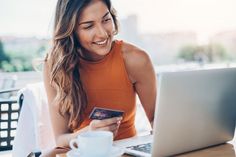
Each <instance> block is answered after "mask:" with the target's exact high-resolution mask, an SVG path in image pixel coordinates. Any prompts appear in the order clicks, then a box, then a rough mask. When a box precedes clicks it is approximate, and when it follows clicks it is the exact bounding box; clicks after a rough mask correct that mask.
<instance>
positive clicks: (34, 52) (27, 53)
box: [0, 43, 48, 72]
mask: <svg viewBox="0 0 236 157" xmlns="http://www.w3.org/2000/svg"><path fill="white" fill-rule="evenodd" d="M14 46H15V45H13V46H11V47H10V48H9V46H8V50H6V51H5V52H4V51H3V44H2V43H0V61H1V62H0V71H5V72H17V71H32V70H35V69H34V67H33V61H34V60H35V59H36V58H42V57H43V56H44V54H45V51H46V49H47V47H48V45H47V44H39V45H36V46H35V45H30V44H29V45H26V46H25V45H22V46H21V45H20V46H18V45H17V46H15V47H14Z"/></svg>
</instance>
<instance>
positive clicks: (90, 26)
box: [83, 25, 93, 29]
mask: <svg viewBox="0 0 236 157" xmlns="http://www.w3.org/2000/svg"><path fill="white" fill-rule="evenodd" d="M92 27H93V25H89V26H86V27H83V29H90V28H92Z"/></svg>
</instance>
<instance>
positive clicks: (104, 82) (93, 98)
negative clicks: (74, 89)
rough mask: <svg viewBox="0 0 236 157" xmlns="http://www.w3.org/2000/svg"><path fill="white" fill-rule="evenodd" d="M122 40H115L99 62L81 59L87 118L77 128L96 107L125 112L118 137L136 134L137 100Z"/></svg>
mask: <svg viewBox="0 0 236 157" xmlns="http://www.w3.org/2000/svg"><path fill="white" fill-rule="evenodd" d="M122 43H123V42H122V41H117V40H115V41H114V43H113V47H112V49H111V51H110V52H109V53H108V54H107V55H106V56H105V57H104V58H103V59H102V60H99V61H97V62H90V61H86V60H83V59H81V60H80V74H81V81H82V83H83V86H84V88H85V92H86V94H87V97H88V106H87V108H86V111H85V112H84V114H85V119H84V121H83V122H82V124H81V125H80V127H79V128H78V129H76V130H75V131H77V130H80V129H82V128H84V127H86V126H88V125H89V123H90V121H91V120H90V119H89V115H90V113H91V111H92V110H93V108H94V107H103V108H109V109H114V110H122V111H124V116H123V120H122V121H121V124H120V127H119V130H118V133H117V136H116V137H115V140H118V139H123V138H128V137H132V136H134V135H136V129H135V125H134V121H135V111H136V105H135V104H136V99H135V91H134V87H133V84H132V83H131V81H130V80H129V77H128V74H127V71H126V67H125V63H124V59H123V56H122V51H121V48H122Z"/></svg>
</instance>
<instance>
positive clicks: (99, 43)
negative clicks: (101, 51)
mask: <svg viewBox="0 0 236 157" xmlns="http://www.w3.org/2000/svg"><path fill="white" fill-rule="evenodd" d="M106 42H107V39H106V40H103V41H98V42H95V44H97V45H103V44H105V43H106Z"/></svg>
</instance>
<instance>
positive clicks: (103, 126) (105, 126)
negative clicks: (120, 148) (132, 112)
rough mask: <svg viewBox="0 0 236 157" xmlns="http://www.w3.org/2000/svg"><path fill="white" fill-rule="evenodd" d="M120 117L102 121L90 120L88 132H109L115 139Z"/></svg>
mask: <svg viewBox="0 0 236 157" xmlns="http://www.w3.org/2000/svg"><path fill="white" fill-rule="evenodd" d="M121 120H122V117H114V118H109V119H104V120H92V121H91V122H90V124H89V126H88V127H89V130H91V131H92V130H104V131H111V132H112V133H113V136H114V138H115V136H116V134H117V132H118V129H119V126H120V123H121Z"/></svg>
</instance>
